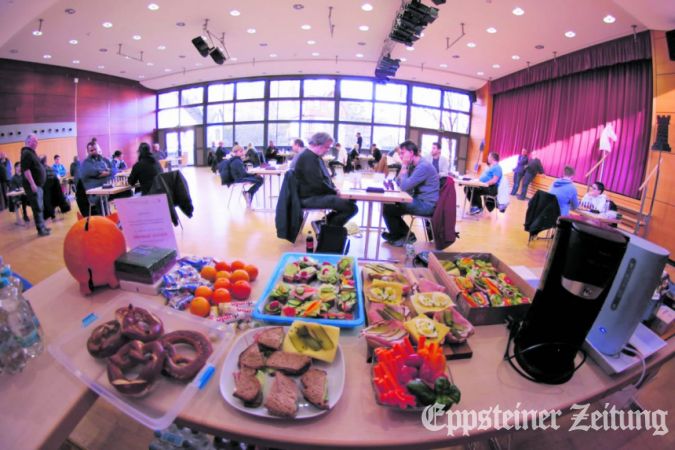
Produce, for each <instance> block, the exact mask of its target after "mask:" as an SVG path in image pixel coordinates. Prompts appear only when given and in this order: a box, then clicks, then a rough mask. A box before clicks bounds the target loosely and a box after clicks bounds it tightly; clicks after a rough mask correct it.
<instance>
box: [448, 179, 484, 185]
mask: <svg viewBox="0 0 675 450" xmlns="http://www.w3.org/2000/svg"><path fill="white" fill-rule="evenodd" d="M453 179H454V180H455V183H457V184H458V185H460V186H468V187H488V186H489V185H488V184H487V183H483V182H482V181H480V180H479V179H477V178H472V179H470V180H463V179H461V178H453Z"/></svg>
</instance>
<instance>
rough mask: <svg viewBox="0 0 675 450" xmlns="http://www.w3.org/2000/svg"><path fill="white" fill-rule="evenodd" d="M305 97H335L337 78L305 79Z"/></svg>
mask: <svg viewBox="0 0 675 450" xmlns="http://www.w3.org/2000/svg"><path fill="white" fill-rule="evenodd" d="M305 97H335V80H305Z"/></svg>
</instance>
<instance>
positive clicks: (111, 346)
mask: <svg viewBox="0 0 675 450" xmlns="http://www.w3.org/2000/svg"><path fill="white" fill-rule="evenodd" d="M126 341H127V340H126V338H125V337H124V336H122V326H121V325H120V323H119V322H118V321H116V320H110V321H108V322H106V323H104V324H101V325H99V326H97V327H96V328H94V331H92V333H91V336H89V339H88V340H87V351H89V354H90V355H91V356H93V357H94V358H107V357H108V356H111V355H114V354H115V352H117V350H119V348H120V347H121V346H122V345H124V343H125V342H126Z"/></svg>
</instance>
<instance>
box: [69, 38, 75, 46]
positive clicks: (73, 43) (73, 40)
mask: <svg viewBox="0 0 675 450" xmlns="http://www.w3.org/2000/svg"><path fill="white" fill-rule="evenodd" d="M68 43H69V44H70V45H77V39H71V40H69V41H68Z"/></svg>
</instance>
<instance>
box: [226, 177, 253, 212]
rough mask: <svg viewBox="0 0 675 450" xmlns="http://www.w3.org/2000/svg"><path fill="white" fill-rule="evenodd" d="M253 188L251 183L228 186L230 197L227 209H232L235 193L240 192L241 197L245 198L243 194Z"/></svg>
mask: <svg viewBox="0 0 675 450" xmlns="http://www.w3.org/2000/svg"><path fill="white" fill-rule="evenodd" d="M251 186H253V183H249V182H246V181H245V182H243V183H232V184H231V185H229V186H228V189H229V196H228V198H227V208H228V209H229V208H230V203H232V197H233V196H234V194H235V192H236V191H238V192H239V195H242V196H243V193H244V192H246V191H247V190H248V189H249V188H250V187H251Z"/></svg>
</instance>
